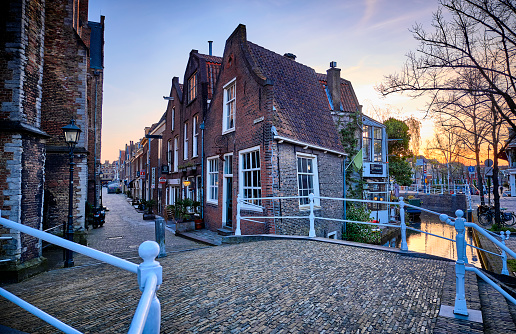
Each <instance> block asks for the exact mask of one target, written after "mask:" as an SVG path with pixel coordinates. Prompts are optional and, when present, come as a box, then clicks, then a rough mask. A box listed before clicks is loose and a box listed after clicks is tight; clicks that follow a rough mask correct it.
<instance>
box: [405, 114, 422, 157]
mask: <svg viewBox="0 0 516 334" xmlns="http://www.w3.org/2000/svg"><path fill="white" fill-rule="evenodd" d="M405 124H407V125H408V127H409V131H408V132H409V135H410V144H409V145H410V150H411V151H412V154H413V155H414V156H415V157H417V156H418V155H419V148H420V147H421V122H420V121H418V120H417V119H415V118H414V117H409V118H407V119H406V120H405Z"/></svg>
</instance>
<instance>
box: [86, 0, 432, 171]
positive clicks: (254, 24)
mask: <svg viewBox="0 0 516 334" xmlns="http://www.w3.org/2000/svg"><path fill="white" fill-rule="evenodd" d="M436 9H437V0H340V1H338V0H333V1H330V0H319V1H311V0H307V1H305V0H297V1H296V0H246V1H237V0H226V1H197V0H190V1H184V0H182V1H176V0H168V1H166V0H147V1H141V0H90V1H89V20H90V21H95V22H99V21H100V15H104V16H105V32H104V34H105V35H104V39H105V45H104V95H103V98H104V100H103V107H102V108H103V116H102V117H103V118H102V156H101V159H102V160H101V161H104V160H109V161H113V160H117V159H118V156H119V150H121V149H122V150H123V149H124V148H125V144H126V143H129V141H131V140H132V141H138V140H139V139H140V138H142V137H143V136H144V128H145V127H146V126H150V125H152V124H153V123H156V122H157V121H159V119H160V118H161V115H163V113H164V112H165V110H166V106H167V102H166V101H165V100H164V99H163V96H168V94H169V92H170V88H171V84H172V78H173V77H174V76H177V77H179V81H180V82H181V83H183V77H184V71H185V68H186V62H187V60H188V55H189V53H190V51H191V50H192V49H196V50H199V52H200V53H205V54H208V41H209V40H212V41H213V55H216V56H222V53H223V50H224V44H225V42H226V39H227V38H228V37H229V35H230V34H231V33H232V32H233V31H234V30H235V29H236V27H237V26H238V24H240V23H241V24H244V25H246V28H247V39H248V40H249V41H252V42H253V43H256V44H258V45H261V46H263V47H265V48H267V49H269V50H271V51H274V52H276V53H279V54H284V53H293V54H295V55H296V56H297V58H296V61H298V62H300V63H302V64H304V65H307V66H310V67H312V68H314V69H315V70H316V71H317V72H319V73H326V70H327V69H328V68H329V64H330V62H331V61H336V62H337V67H339V68H340V69H341V70H342V71H341V77H343V78H345V79H347V80H349V81H351V83H352V85H353V87H354V89H355V93H356V95H357V98H358V100H359V103H360V104H362V105H363V106H364V107H363V110H364V112H365V113H366V114H367V115H370V116H373V117H375V118H376V119H378V118H379V117H380V116H378V115H377V114H375V110H381V111H385V110H391V112H392V113H391V115H392V116H394V117H397V118H401V119H404V118H408V117H409V116H415V117H417V118H419V119H420V120H421V119H422V117H423V116H424V115H425V113H424V111H423V110H425V108H424V107H425V102H424V100H414V99H412V98H410V97H408V96H406V95H392V96H388V97H387V98H382V97H381V96H380V95H379V93H378V92H376V91H375V90H374V86H375V85H377V84H379V83H380V82H381V81H382V80H383V78H384V76H386V75H388V74H392V73H395V72H397V71H400V70H401V67H402V65H403V63H404V62H405V59H406V58H405V55H406V54H407V53H408V52H409V51H411V50H415V49H416V47H417V41H415V40H414V38H413V36H412V34H411V33H410V31H409V28H411V27H412V26H413V25H414V24H415V23H422V24H423V25H424V26H425V27H429V23H430V21H431V17H432V13H433V12H435V10H436ZM431 136H432V126H431V122H430V121H429V120H423V128H422V138H423V141H425V140H426V139H428V138H430V137H431Z"/></svg>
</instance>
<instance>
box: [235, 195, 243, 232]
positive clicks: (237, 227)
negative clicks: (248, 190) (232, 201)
mask: <svg viewBox="0 0 516 334" xmlns="http://www.w3.org/2000/svg"><path fill="white" fill-rule="evenodd" d="M241 206H242V195H241V194H237V215H236V219H237V226H236V230H235V235H242V231H241V230H240V220H241V216H240V209H241Z"/></svg>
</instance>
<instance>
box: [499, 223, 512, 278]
mask: <svg viewBox="0 0 516 334" xmlns="http://www.w3.org/2000/svg"><path fill="white" fill-rule="evenodd" d="M506 233H507V236H505V235H504V233H503V231H500V238H501V239H502V244H504V245H505V240H507V239H509V236H510V235H511V231H506ZM502 275H509V269H508V268H507V253H505V251H504V250H503V249H502Z"/></svg>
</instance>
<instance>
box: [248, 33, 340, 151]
mask: <svg viewBox="0 0 516 334" xmlns="http://www.w3.org/2000/svg"><path fill="white" fill-rule="evenodd" d="M247 45H248V50H249V55H250V56H251V57H252V59H251V60H250V63H252V64H255V65H256V66H257V67H258V68H253V71H255V73H260V74H261V75H263V76H265V77H266V78H267V79H271V80H272V82H273V94H274V106H275V108H276V110H275V111H273V113H274V119H273V125H274V126H275V127H276V130H277V132H278V135H279V136H282V137H287V138H291V139H295V140H298V141H300V142H304V143H307V144H312V145H316V146H320V147H324V148H328V149H331V150H335V151H338V152H344V149H343V147H342V144H341V141H340V136H339V134H338V132H337V129H336V126H335V123H334V122H333V118H332V115H331V113H330V109H329V107H328V98H327V96H326V94H325V92H324V90H323V89H321V88H322V87H321V83H320V81H319V77H318V74H317V73H316V72H315V70H314V69H312V68H310V67H308V66H306V65H303V64H301V63H298V62H296V61H294V60H292V59H290V58H287V57H285V56H282V55H280V54H277V53H275V52H272V51H270V50H267V49H265V48H263V47H261V46H259V45H256V44H254V43H251V42H247ZM293 97H294V98H293Z"/></svg>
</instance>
